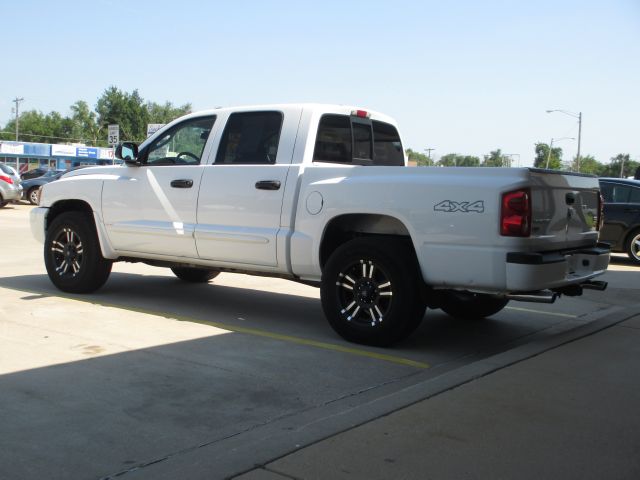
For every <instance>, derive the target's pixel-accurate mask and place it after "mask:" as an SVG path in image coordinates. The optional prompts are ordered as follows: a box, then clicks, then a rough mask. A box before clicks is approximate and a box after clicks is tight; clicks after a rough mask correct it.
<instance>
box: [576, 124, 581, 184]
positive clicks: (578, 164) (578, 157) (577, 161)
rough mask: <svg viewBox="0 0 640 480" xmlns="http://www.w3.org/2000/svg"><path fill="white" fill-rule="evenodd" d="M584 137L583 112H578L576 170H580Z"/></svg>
mask: <svg viewBox="0 0 640 480" xmlns="http://www.w3.org/2000/svg"><path fill="white" fill-rule="evenodd" d="M581 138H582V112H580V113H579V114H578V156H577V157H576V170H577V171H578V172H580V139H581Z"/></svg>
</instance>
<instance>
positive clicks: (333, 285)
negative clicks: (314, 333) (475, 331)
mask: <svg viewBox="0 0 640 480" xmlns="http://www.w3.org/2000/svg"><path fill="white" fill-rule="evenodd" d="M421 282H422V277H421V276H420V274H419V272H418V268H417V259H416V258H415V254H414V253H413V250H412V249H411V246H410V245H408V244H406V243H405V242H402V241H399V240H389V239H374V238H358V239H355V240H351V241H349V242H347V243H345V244H344V245H342V246H340V247H339V248H338V249H337V250H336V251H335V252H334V253H333V254H332V255H331V257H330V258H329V261H328V262H327V264H326V266H325V268H324V271H323V274H322V282H321V286H320V298H321V300H322V309H323V310H324V314H325V316H326V317H327V320H328V321H329V324H330V325H331V326H332V327H333V329H334V330H335V331H336V332H337V333H338V334H339V335H340V336H342V337H343V338H344V339H346V340H348V341H350V342H355V343H362V344H365V345H373V346H381V347H385V346H388V345H391V344H393V343H395V342H398V341H400V340H402V339H404V338H405V337H407V336H409V334H411V333H412V332H413V331H414V330H415V329H416V328H417V327H418V325H419V324H420V322H421V321H422V318H423V317H424V312H425V308H426V304H425V302H424V301H423V300H422V299H421V297H420V290H419V287H418V286H419V284H420V283H421Z"/></svg>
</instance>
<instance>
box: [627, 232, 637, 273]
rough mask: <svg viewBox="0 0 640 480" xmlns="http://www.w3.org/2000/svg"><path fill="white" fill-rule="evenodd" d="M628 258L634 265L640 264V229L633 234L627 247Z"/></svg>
mask: <svg viewBox="0 0 640 480" xmlns="http://www.w3.org/2000/svg"><path fill="white" fill-rule="evenodd" d="M626 251H627V256H628V257H629V259H630V260H631V261H632V262H633V263H637V264H640V229H639V230H635V231H633V232H631V234H630V235H629V239H628V240H627V245H626Z"/></svg>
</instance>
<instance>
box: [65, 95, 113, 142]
mask: <svg viewBox="0 0 640 480" xmlns="http://www.w3.org/2000/svg"><path fill="white" fill-rule="evenodd" d="M71 125H72V126H71V136H72V137H73V138H75V139H81V140H82V142H83V143H91V144H93V145H99V144H102V145H106V141H105V140H103V139H101V138H100V131H101V130H102V129H101V128H100V126H99V125H98V122H97V120H96V113H95V112H93V111H91V110H90V109H89V105H88V104H87V102H85V101H83V100H78V101H77V102H76V103H74V104H73V105H71Z"/></svg>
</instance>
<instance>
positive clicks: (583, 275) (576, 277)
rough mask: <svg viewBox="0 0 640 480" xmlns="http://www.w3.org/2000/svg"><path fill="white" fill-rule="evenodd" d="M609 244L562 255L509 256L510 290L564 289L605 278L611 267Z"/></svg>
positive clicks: (528, 254)
mask: <svg viewBox="0 0 640 480" xmlns="http://www.w3.org/2000/svg"><path fill="white" fill-rule="evenodd" d="M609 256H610V249H609V245H608V244H602V243H599V244H598V245H597V246H596V247H593V248H584V249H575V250H566V251H560V252H544V253H538V252H533V253H529V252H511V253H507V278H506V280H507V282H506V283H507V285H506V286H507V290H508V291H510V292H530V291H535V290H542V289H553V288H561V287H565V286H568V285H573V284H580V283H583V282H586V281H588V280H590V279H592V278H594V277H597V276H598V275H602V274H603V273H604V272H605V271H606V270H607V267H608V265H609Z"/></svg>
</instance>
